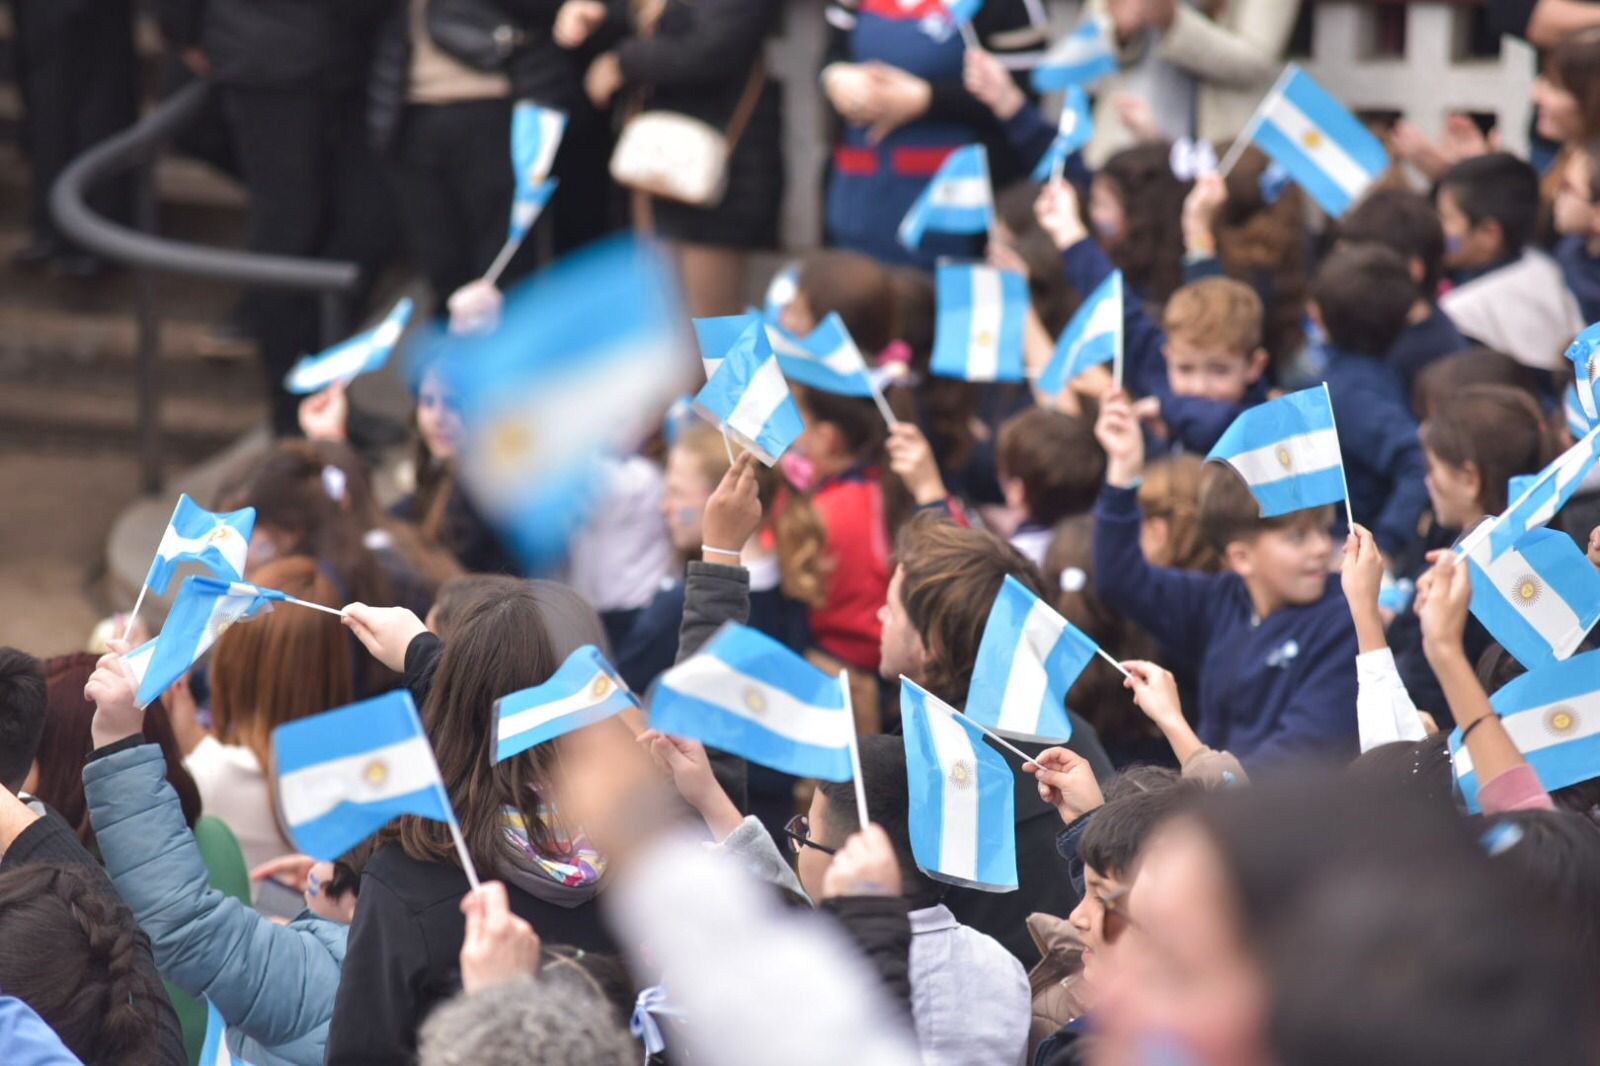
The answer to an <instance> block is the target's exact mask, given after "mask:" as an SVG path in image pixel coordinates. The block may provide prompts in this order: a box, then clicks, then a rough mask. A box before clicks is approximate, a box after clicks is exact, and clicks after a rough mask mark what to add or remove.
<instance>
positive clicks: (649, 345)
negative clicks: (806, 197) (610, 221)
mask: <svg viewBox="0 0 1600 1066" xmlns="http://www.w3.org/2000/svg"><path fill="white" fill-rule="evenodd" d="M619 294H626V296H625V298H619ZM678 331H679V319H678V296H677V292H676V290H675V288H674V286H673V284H672V281H671V276H670V272H669V270H668V268H667V265H666V263H665V262H664V261H663V260H662V259H661V257H660V256H659V255H658V254H657V253H655V252H653V251H651V250H650V249H649V248H647V247H646V246H645V245H643V244H640V243H637V242H635V241H633V240H631V239H628V238H621V239H614V240H609V241H605V242H602V243H600V244H597V245H592V246H590V247H589V248H586V249H583V250H582V251H579V252H576V253H573V254H572V255H569V256H566V257H565V258H563V259H562V260H560V261H559V262H557V263H556V264H554V265H553V266H551V267H548V268H546V269H545V270H543V271H541V272H539V273H538V274H536V275H534V276H533V277H531V278H529V279H528V280H526V281H524V282H522V283H521V284H519V285H518V286H517V287H515V288H514V289H512V291H511V292H510V293H509V294H508V295H507V296H506V302H505V307H504V310H503V311H502V313H501V316H500V326H499V328H498V329H496V330H494V331H493V332H492V333H487V334H479V335H472V336H454V335H452V336H446V337H442V338H439V339H437V340H436V342H435V343H436V345H437V348H438V350H439V362H438V363H437V364H436V365H437V366H439V367H440V370H441V373H442V374H443V376H444V378H445V380H446V381H448V382H449V383H450V384H451V385H452V386H453V387H454V389H455V393H456V396H457V399H458V402H459V404H460V406H461V418H462V423H463V426H464V433H463V437H462V446H461V459H460V462H461V472H462V477H463V479H464V481H465V482H466V485H467V487H468V489H469V490H470V492H471V493H472V498H473V500H474V501H475V502H476V503H477V505H478V506H479V508H480V509H481V510H482V511H483V513H484V514H485V516H486V517H488V518H489V520H490V521H491V522H492V523H493V524H494V525H495V527H496V529H497V530H498V531H499V532H500V533H501V535H502V536H503V537H504V538H505V539H506V542H507V543H508V544H509V545H510V546H511V547H513V548H514V549H515V550H516V551H517V553H518V555H519V556H520V557H521V559H522V561H523V562H524V563H525V564H527V565H529V566H537V565H543V564H545V563H547V562H549V561H550V560H551V559H552V558H554V557H556V556H558V555H560V554H561V553H562V552H564V551H565V550H566V545H567V540H568V538H569V536H570V535H571V533H572V531H573V530H574V529H576V528H577V527H578V526H579V525H580V524H581V523H582V522H583V521H584V519H585V518H586V516H587V514H588V511H589V508H590V507H591V506H592V505H593V502H594V495H595V485H596V480H595V475H594V464H595V463H596V462H597V461H599V460H600V459H601V458H602V457H603V456H606V455H609V454H611V453H612V452H614V451H617V450H620V449H625V448H631V447H633V446H634V444H635V442H636V441H638V440H642V439H643V438H644V436H645V435H647V434H648V432H649V431H650V428H651V427H653V426H654V425H655V424H656V423H657V422H658V421H659V419H660V417H661V412H662V411H663V410H665V409H666V407H667V405H668V404H670V403H671V402H672V400H673V398H674V397H676V396H678V395H679V394H680V393H681V392H682V389H683V385H684V381H683V375H682V373H681V370H682V355H681V349H680V346H679V332H678Z"/></svg>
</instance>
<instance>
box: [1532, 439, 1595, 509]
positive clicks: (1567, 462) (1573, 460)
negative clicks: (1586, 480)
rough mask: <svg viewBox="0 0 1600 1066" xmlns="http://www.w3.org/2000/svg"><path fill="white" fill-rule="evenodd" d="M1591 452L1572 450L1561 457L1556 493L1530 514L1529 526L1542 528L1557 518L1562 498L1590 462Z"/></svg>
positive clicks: (1556, 478) (1556, 477) (1583, 449)
mask: <svg viewBox="0 0 1600 1066" xmlns="http://www.w3.org/2000/svg"><path fill="white" fill-rule="evenodd" d="M1588 459H1589V452H1588V449H1586V448H1571V449H1568V451H1567V452H1566V453H1565V454H1564V455H1562V456H1561V458H1560V459H1559V460H1558V461H1557V464H1556V475H1555V488H1556V491H1555V492H1554V493H1552V494H1551V495H1550V497H1549V498H1548V499H1546V500H1545V501H1544V502H1543V503H1541V504H1540V505H1539V506H1538V507H1536V508H1534V509H1533V510H1532V511H1530V512H1529V513H1528V523H1527V524H1528V525H1529V526H1542V525H1545V524H1546V523H1548V522H1549V521H1550V520H1551V519H1552V518H1554V517H1555V516H1556V512H1557V511H1559V510H1560V509H1561V504H1562V503H1563V502H1565V501H1563V500H1562V499H1561V497H1562V496H1563V495H1564V494H1565V492H1566V488H1567V486H1568V485H1570V484H1572V482H1573V480H1574V479H1576V478H1577V477H1578V476H1579V475H1581V474H1582V473H1583V464H1584V463H1586V462H1588Z"/></svg>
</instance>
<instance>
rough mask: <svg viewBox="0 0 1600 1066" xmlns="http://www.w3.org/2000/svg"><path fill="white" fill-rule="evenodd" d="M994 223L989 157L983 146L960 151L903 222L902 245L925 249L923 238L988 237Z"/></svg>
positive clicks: (932, 180)
mask: <svg viewBox="0 0 1600 1066" xmlns="http://www.w3.org/2000/svg"><path fill="white" fill-rule="evenodd" d="M993 222H994V192H993V190H992V189H991V188H990V186H989V156H988V153H987V152H985V151H984V147H983V145H981V144H969V145H967V146H966V147H964V148H957V149H956V150H955V151H953V152H951V153H950V154H949V155H948V156H946V157H945V161H944V162H943V163H942V164H940V166H939V169H938V170H937V171H936V172H935V173H934V175H933V177H932V178H930V179H929V180H928V185H927V187H926V188H924V189H923V190H922V192H921V193H920V194H919V195H918V196H917V199H916V201H915V202H914V203H912V205H911V210H909V211H907V212H906V217H905V218H904V219H903V220H901V222H900V243H901V244H903V245H905V246H906V247H907V248H920V247H922V235H923V234H924V233H927V232H929V231H930V230H931V231H933V232H935V233H987V232H989V228H990V226H991V225H992V224H993Z"/></svg>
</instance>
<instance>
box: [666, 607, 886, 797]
mask: <svg viewBox="0 0 1600 1066" xmlns="http://www.w3.org/2000/svg"><path fill="white" fill-rule="evenodd" d="M650 728H651V729H659V730H660V731H661V732H663V733H670V734H672V735H673V736H679V737H689V738H691V739H694V740H698V741H700V742H701V743H703V744H707V745H709V746H710V747H713V748H721V749H722V750H723V751H727V752H731V753H733V754H734V755H738V756H741V757H743V758H746V759H749V760H750V761H751V762H756V763H760V764H761V765H762V766H768V767H771V768H772V769H774V770H781V771H783V772H784V773H786V774H794V775H795V776H796V777H819V778H821V779H823V780H824V781H848V780H850V778H851V776H852V774H851V770H850V748H851V745H852V744H853V743H854V740H855V728H856V725H855V718H854V716H853V715H852V714H851V713H850V709H849V708H848V707H847V706H846V705H845V700H844V692H843V690H842V689H841V688H840V685H839V681H838V679H836V678H832V677H829V676H828V675H827V674H825V673H823V672H822V671H821V670H818V669H817V668H816V667H815V666H812V665H811V664H810V663H808V662H806V661H805V660H804V659H802V658H801V657H800V656H798V655H796V654H795V653H794V652H792V651H790V650H789V649H788V648H786V647H784V646H783V645H782V644H779V643H778V642H777V641H775V640H773V639H772V638H771V637H769V636H767V635H766V634H764V633H760V632H758V631H756V630H754V629H751V628H749V627H748V626H742V625H738V624H736V623H729V624H728V625H725V626H723V627H722V629H721V630H719V631H718V632H717V634H716V636H714V637H712V638H711V640H710V641H709V642H708V643H707V644H706V646H705V647H704V648H702V649H701V650H700V652H699V653H698V654H696V655H694V656H692V657H690V658H688V659H685V660H684V661H683V662H681V663H679V664H678V665H677V666H674V667H673V668H672V669H670V670H668V671H667V672H666V673H664V674H662V675H661V680H660V683H659V684H658V686H657V688H656V691H655V695H654V696H653V697H652V698H651V701H650Z"/></svg>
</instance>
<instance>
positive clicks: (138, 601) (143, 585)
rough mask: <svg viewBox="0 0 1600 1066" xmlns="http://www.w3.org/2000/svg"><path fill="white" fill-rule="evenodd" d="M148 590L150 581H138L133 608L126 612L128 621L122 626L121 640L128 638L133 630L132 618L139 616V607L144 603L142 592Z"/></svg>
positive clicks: (125, 640) (124, 640)
mask: <svg viewBox="0 0 1600 1066" xmlns="http://www.w3.org/2000/svg"><path fill="white" fill-rule="evenodd" d="M148 591H150V583H149V582H148V581H141V582H140V583H139V595H138V596H137V597H136V598H135V599H134V601H133V610H132V611H130V612H129V613H128V621H127V623H126V624H125V625H124V626H123V627H122V640H123V642H124V643H126V642H127V640H128V634H129V633H132V632H133V620H134V619H135V618H138V617H139V608H140V607H141V606H143V605H144V594H145V593H146V592H148Z"/></svg>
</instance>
